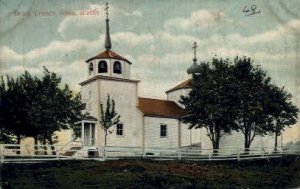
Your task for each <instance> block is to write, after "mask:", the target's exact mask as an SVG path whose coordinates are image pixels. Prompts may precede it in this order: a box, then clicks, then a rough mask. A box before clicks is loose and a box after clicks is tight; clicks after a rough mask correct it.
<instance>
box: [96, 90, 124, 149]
mask: <svg viewBox="0 0 300 189" xmlns="http://www.w3.org/2000/svg"><path fill="white" fill-rule="evenodd" d="M100 111H101V116H100V126H101V128H102V129H103V130H104V146H106V143H107V135H108V134H109V132H108V130H109V128H111V127H112V126H114V125H116V124H118V123H119V122H120V117H121V116H120V115H119V114H118V113H117V112H116V110H115V101H114V99H111V100H110V96H109V95H107V100H106V109H105V112H104V107H103V104H100Z"/></svg>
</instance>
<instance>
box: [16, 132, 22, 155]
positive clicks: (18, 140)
mask: <svg viewBox="0 0 300 189" xmlns="http://www.w3.org/2000/svg"><path fill="white" fill-rule="evenodd" d="M17 144H19V145H20V146H19V147H17V152H16V154H21V149H20V148H21V135H20V134H18V135H17Z"/></svg>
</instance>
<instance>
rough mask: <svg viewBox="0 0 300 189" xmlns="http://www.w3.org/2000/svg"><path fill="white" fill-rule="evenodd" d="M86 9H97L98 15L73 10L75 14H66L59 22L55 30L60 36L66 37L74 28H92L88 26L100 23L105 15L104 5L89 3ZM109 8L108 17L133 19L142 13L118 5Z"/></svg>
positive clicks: (78, 29) (77, 29)
mask: <svg viewBox="0 0 300 189" xmlns="http://www.w3.org/2000/svg"><path fill="white" fill-rule="evenodd" d="M87 10H97V11H98V12H99V14H98V15H84V16H83V15H79V14H80V11H82V10H77V11H75V12H76V13H77V15H76V16H67V17H65V18H64V19H63V20H62V21H61V23H60V24H59V26H58V28H57V32H58V33H59V34H60V35H61V36H62V37H66V35H67V34H68V32H73V31H74V30H76V31H80V30H83V29H85V28H93V27H90V26H95V25H98V24H100V22H101V20H104V18H105V17H106V15H105V11H104V6H100V5H96V4H91V5H89V8H88V9H87ZM109 10H110V17H111V18H112V19H113V18H114V17H116V16H118V17H120V15H121V16H125V17H131V18H133V19H136V18H138V17H141V16H142V13H141V12H140V11H138V10H134V11H132V12H127V11H125V10H122V9H120V8H118V7H115V6H111V5H110V7H109Z"/></svg>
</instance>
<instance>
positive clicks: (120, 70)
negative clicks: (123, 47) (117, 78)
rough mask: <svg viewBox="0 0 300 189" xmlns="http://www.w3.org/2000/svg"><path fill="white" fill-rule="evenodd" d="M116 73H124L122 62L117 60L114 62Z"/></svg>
mask: <svg viewBox="0 0 300 189" xmlns="http://www.w3.org/2000/svg"><path fill="white" fill-rule="evenodd" d="M114 73H118V74H121V73H122V67H121V63H120V62H119V61H116V62H115V63H114Z"/></svg>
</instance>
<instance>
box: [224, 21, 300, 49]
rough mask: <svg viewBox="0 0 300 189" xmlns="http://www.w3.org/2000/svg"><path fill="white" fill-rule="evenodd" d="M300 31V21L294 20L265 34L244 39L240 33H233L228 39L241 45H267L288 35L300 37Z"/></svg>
mask: <svg viewBox="0 0 300 189" xmlns="http://www.w3.org/2000/svg"><path fill="white" fill-rule="evenodd" d="M299 31H300V20H299V19H292V20H290V21H289V22H287V23H285V24H282V25H278V26H277V27H275V28H274V29H271V30H267V31H265V32H263V33H260V34H256V35H252V36H248V37H243V36H241V35H240V34H239V33H233V34H230V35H228V37H227V39H228V40H230V41H237V42H239V43H244V44H254V43H266V42H274V41H276V40H279V39H281V38H283V37H286V35H295V34H297V35H299Z"/></svg>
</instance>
